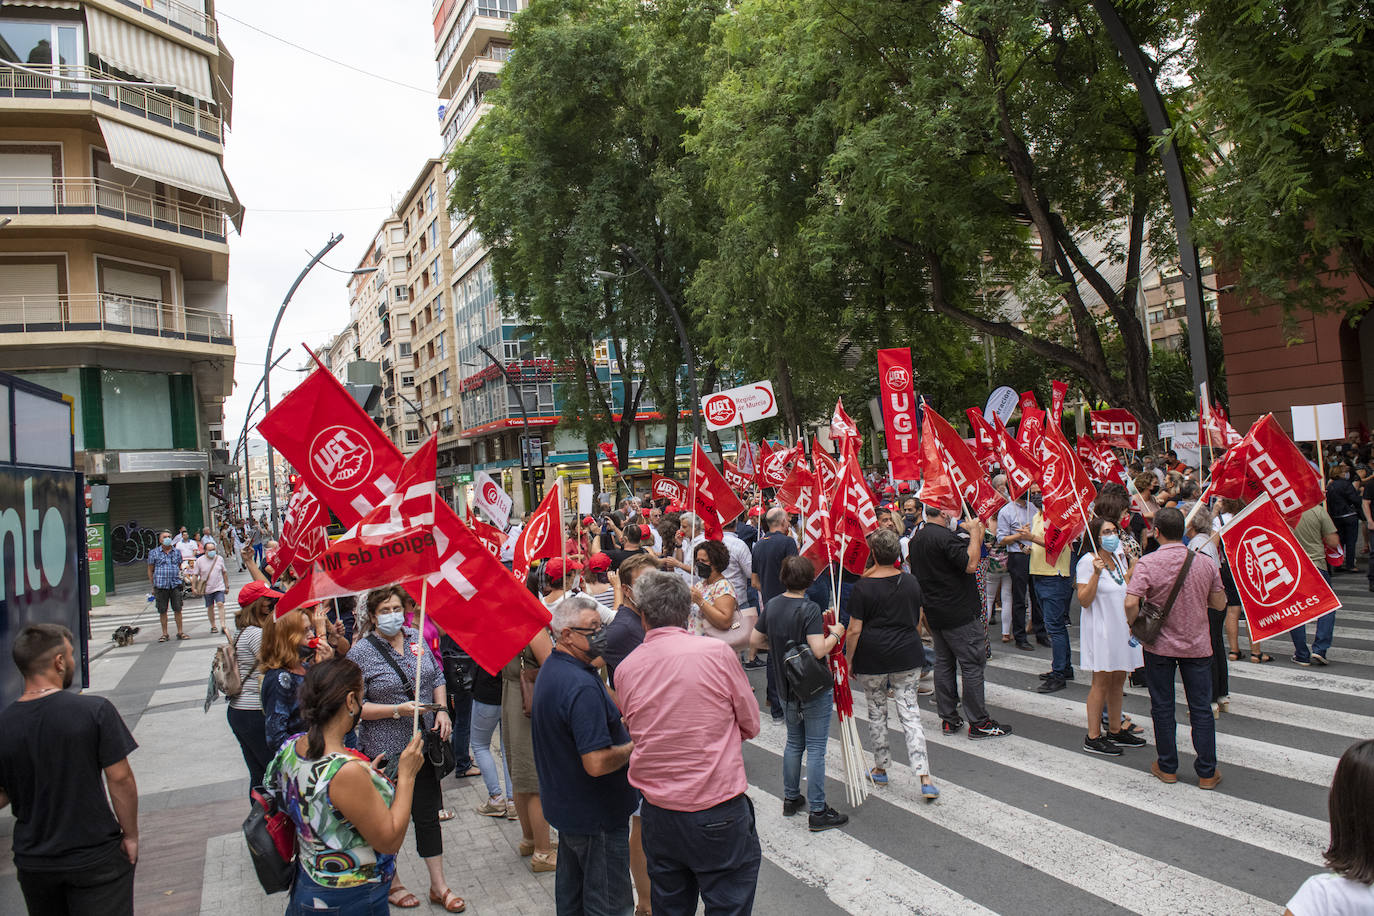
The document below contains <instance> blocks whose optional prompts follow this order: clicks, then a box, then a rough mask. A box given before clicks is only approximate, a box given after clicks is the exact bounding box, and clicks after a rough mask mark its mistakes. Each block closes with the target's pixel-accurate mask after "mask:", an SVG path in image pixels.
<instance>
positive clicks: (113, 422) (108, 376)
mask: <svg viewBox="0 0 1374 916" xmlns="http://www.w3.org/2000/svg"><path fill="white" fill-rule="evenodd" d="M100 387H101V402H102V404H103V409H104V412H105V447H106V448H110V449H148V448H171V447H172V393H171V389H170V386H169V385H168V384H167V376H166V375H165V374H162V373H159V372H126V371H121V370H112V369H102V370H101V371H100Z"/></svg>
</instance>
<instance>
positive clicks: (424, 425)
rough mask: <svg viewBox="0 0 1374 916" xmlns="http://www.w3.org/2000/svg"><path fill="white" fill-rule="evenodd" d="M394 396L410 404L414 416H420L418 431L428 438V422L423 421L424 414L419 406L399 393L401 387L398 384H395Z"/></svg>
mask: <svg viewBox="0 0 1374 916" xmlns="http://www.w3.org/2000/svg"><path fill="white" fill-rule="evenodd" d="M396 397H398V398H400V399H401V400H402V401H405V402H406V404H407V405H409V406H410V409H411V410H413V411H415V416H417V417H419V418H420V431H421V432H422V433H424V436H425V438H426V439H428V438H429V424H428V423H426V422H425V414H424V411H422V410H420V408H419V407H416V406H415V402H414V401H412V400H411V399H410V398H408V397H406V396H405V395H403V394H401V387H400V386H399V385H397V386H396Z"/></svg>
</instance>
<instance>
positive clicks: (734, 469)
mask: <svg viewBox="0 0 1374 916" xmlns="http://www.w3.org/2000/svg"><path fill="white" fill-rule="evenodd" d="M720 472H721V474H722V475H723V476H724V477H725V482H726V483H728V484H729V485H730V489H732V490H734V491H735V492H736V493H743V492H744V491H745V490H747V489H749V475H748V474H746V473H744V471H742V470H740V467H739V465H737V464H735V463H734V462H733V461H731V460H730V459H729V458H726V457H725V456H724V455H722V456H721V458H720Z"/></svg>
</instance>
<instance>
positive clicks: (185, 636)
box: [177, 633, 191, 639]
mask: <svg viewBox="0 0 1374 916" xmlns="http://www.w3.org/2000/svg"><path fill="white" fill-rule="evenodd" d="M190 638H191V637H189V636H187V635H186V634H185V633H178V634H177V639H190Z"/></svg>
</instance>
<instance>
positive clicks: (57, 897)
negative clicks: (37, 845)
mask: <svg viewBox="0 0 1374 916" xmlns="http://www.w3.org/2000/svg"><path fill="white" fill-rule="evenodd" d="M18 878H19V889H20V890H21V891H23V892H24V903H25V904H27V905H28V909H29V912H30V913H34V914H37V913H43V914H44V916H47V914H52V916H133V912H134V866H133V864H132V863H130V862H129V860H128V859H127V858H126V857H125V856H124V851H123V850H122V849H119V848H117V847H116V848H115V849H114V850H113V851H112V852H111V853H110V854H109V856H107V857H106V858H105V859H104V860H102V861H100V862H97V863H95V864H94V865H88V866H86V867H85V868H69V869H67V868H64V869H59V870H56V871H34V870H32V869H27V868H20V869H18Z"/></svg>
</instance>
